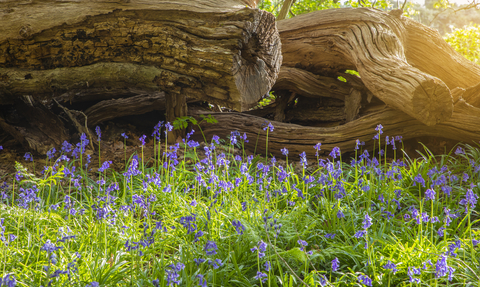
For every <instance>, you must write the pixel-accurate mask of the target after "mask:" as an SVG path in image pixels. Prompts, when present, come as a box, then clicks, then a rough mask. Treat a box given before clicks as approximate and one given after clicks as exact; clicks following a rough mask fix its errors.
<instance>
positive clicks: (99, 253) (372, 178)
mask: <svg viewBox="0 0 480 287" xmlns="http://www.w3.org/2000/svg"><path fill="white" fill-rule="evenodd" d="M274 132H275V131H270V133H274ZM380 132H381V129H378V130H377V133H378V134H377V135H378V136H380V135H381V133H380ZM156 134H157V135H159V134H160V133H159V132H158V128H157V133H156ZM374 135H375V131H372V136H374ZM232 136H234V137H235V138H236V139H237V141H238V143H237V145H236V146H233V145H231V144H230V145H229V144H224V145H221V144H217V143H214V141H212V142H213V143H209V144H208V145H207V147H208V151H209V152H208V153H207V155H205V153H204V152H203V147H205V145H203V146H197V143H195V142H193V141H189V142H188V143H189V144H190V145H191V146H196V147H189V146H184V145H181V146H177V147H178V148H180V149H182V150H184V151H185V153H184V154H185V156H184V157H182V158H178V156H177V153H176V151H175V148H172V147H169V148H168V150H167V151H168V153H167V154H164V150H165V145H164V143H162V142H161V141H160V140H158V138H157V139H155V146H156V149H157V150H156V152H155V154H156V156H155V158H154V159H146V158H145V159H143V153H142V154H139V155H130V157H126V159H127V161H128V164H127V166H128V167H129V172H127V171H120V172H119V171H115V167H113V168H106V169H105V171H103V172H100V173H98V172H95V171H89V172H87V169H86V168H85V163H86V162H87V159H86V156H85V154H84V150H83V148H82V146H85V142H86V140H85V139H82V141H81V142H80V143H79V144H78V145H77V146H76V147H77V150H76V153H77V158H75V157H74V156H73V157H72V156H71V151H70V152H66V151H64V152H62V153H61V154H60V155H66V156H68V157H70V158H72V159H70V160H69V161H66V160H65V157H63V160H62V159H61V158H62V157H60V156H59V154H58V153H57V154H56V156H52V158H51V159H50V161H49V162H50V165H49V166H47V167H46V168H45V169H44V172H43V176H41V177H38V176H35V175H34V174H32V173H30V172H29V169H31V168H32V165H33V163H32V162H30V161H28V162H24V163H22V164H20V163H17V165H16V168H17V173H16V178H15V176H14V175H10V176H5V177H3V178H0V183H1V182H2V181H4V184H3V186H2V187H1V188H0V198H1V200H2V201H1V203H0V218H2V221H1V222H2V227H0V231H2V230H3V231H2V233H1V237H2V241H3V243H4V244H0V274H1V277H2V278H4V279H5V280H4V285H5V286H15V285H14V284H16V286H40V285H42V286H49V285H50V286H82V287H83V286H97V285H96V283H98V284H99V286H156V285H158V286H168V284H170V286H177V285H178V286H200V285H199V283H200V280H206V282H207V283H206V285H203V286H262V287H263V286H302V285H306V286H322V284H324V285H325V286H327V285H328V286H362V285H363V284H362V283H361V282H360V279H359V278H362V277H361V276H364V275H366V276H368V278H370V279H371V280H372V285H373V286H446V285H448V286H480V278H479V275H478V274H480V270H479V264H478V261H479V259H480V257H479V255H478V253H479V249H478V247H479V246H480V245H477V241H476V240H480V234H479V233H480V232H479V229H478V225H479V224H478V218H479V217H478V210H479V207H478V205H476V204H475V203H476V202H475V196H476V195H478V193H479V190H480V188H479V184H478V182H479V170H480V151H479V149H478V148H477V147H473V146H469V145H465V146H461V147H459V148H460V149H458V150H456V151H455V152H452V153H451V154H447V155H443V156H433V155H432V154H431V153H430V152H429V151H428V150H427V149H425V150H424V151H422V153H421V156H420V157H419V158H417V159H413V158H412V159H411V158H408V157H407V158H406V159H405V160H404V161H400V160H397V161H394V162H392V161H391V160H386V159H385V155H379V154H378V148H377V151H370V153H371V154H372V155H373V157H372V156H366V154H365V153H364V152H363V151H362V150H361V146H359V148H360V149H358V150H357V156H356V158H354V159H353V160H354V162H353V163H351V164H350V160H349V161H348V162H347V161H346V160H345V159H343V160H344V161H343V162H342V159H341V158H340V156H339V155H338V154H332V156H334V157H332V156H331V157H329V158H328V159H327V160H320V161H316V162H317V164H311V163H310V164H309V165H308V166H304V167H303V168H301V169H300V171H299V172H298V171H297V172H295V169H294V166H293V165H292V164H288V165H286V164H284V165H283V166H281V165H280V164H279V163H275V162H274V161H272V159H271V158H268V159H265V158H260V157H258V156H250V157H247V156H244V157H241V156H237V158H236V159H235V154H236V153H234V152H233V151H237V152H239V153H242V149H241V146H242V144H241V143H242V139H239V135H235V133H232ZM250 140H254V139H250ZM162 141H163V140H162ZM377 142H378V144H377V146H383V147H385V148H386V154H387V156H388V157H390V158H391V157H395V158H397V157H398V156H399V154H397V153H399V152H401V151H400V148H399V149H397V150H392V145H385V143H386V141H385V138H383V137H380V139H377V140H376V143H377ZM396 145H397V147H398V146H399V145H400V143H399V141H397V143H396ZM312 148H313V147H312ZM200 149H201V150H202V153H199V152H198V150H200ZM0 152H1V151H0ZM289 156H290V158H288V160H287V162H290V163H291V162H296V161H297V159H298V157H297V155H289ZM59 158H60V159H59ZM142 159H143V160H142ZM147 160H148V161H147ZM80 163H81V165H80ZM267 163H268V164H267ZM136 164H137V165H136ZM74 167H75V171H74V172H73V173H72V172H71V171H72V170H73V168H74ZM88 168H90V167H88ZM142 170H143V172H142ZM421 179H423V180H424V181H425V184H424V185H423V184H422V183H421V182H422V180H421ZM429 189H432V190H434V191H435V195H434V197H433V200H431V199H430V200H429V199H427V196H426V194H427V195H428V194H430V190H429ZM427 190H428V191H427ZM469 190H470V191H471V193H470V191H469ZM467 192H469V193H468V194H469V195H470V202H469V203H468V204H467V205H465V204H463V205H462V204H460V203H464V202H463V201H462V200H464V199H465V198H466V195H467ZM472 194H473V195H474V196H472ZM447 210H448V214H451V215H447ZM422 213H423V216H424V221H418V220H419V219H420V218H421V216H416V215H417V214H422ZM342 214H343V215H342ZM426 216H428V219H429V220H428V221H427V220H426ZM367 217H370V218H371V226H368V225H369V224H368V222H367V221H368V220H366V218H367ZM431 218H435V220H433V222H432V220H430V219H431ZM437 218H438V222H437V221H436V219H437ZM367 219H368V218H367ZM449 221H451V222H449ZM238 222H240V224H238ZM447 223H448V224H447ZM234 224H235V226H234ZM364 227H368V228H367V229H366V232H365V234H364V235H363V236H361V237H358V238H357V237H355V234H358V232H359V231H362V230H364ZM2 228H3V229H2ZM441 228H444V230H443V231H442V229H441ZM439 230H440V231H441V232H439ZM200 231H201V232H200ZM332 234H335V235H334V236H332ZM14 237H16V238H14ZM332 237H333V238H332ZM301 240H302V241H301ZM303 241H304V242H306V244H308V245H306V246H305V248H302V247H303V246H302V245H301V243H303ZM47 242H50V245H48V244H46V243H47ZM207 243H208V245H207ZM303 245H305V243H303ZM255 247H256V249H255ZM252 250H253V251H252ZM207 253H208V254H209V255H207ZM259 255H260V256H259ZM335 258H337V259H338V260H339V267H338V270H336V271H333V270H332V260H334V259H335ZM442 260H446V263H447V266H444V268H446V269H445V270H444V271H442V270H439V271H437V270H436V269H439V268H440V267H441V266H443V265H442V263H443V262H444V261H442ZM267 261H268V262H269V265H270V268H269V270H266V268H265V264H266V262H267ZM389 262H390V263H393V264H395V271H396V272H395V273H394V272H393V270H391V269H387V268H386V264H387V263H389ZM197 263H198V264H197ZM387 267H388V265H387ZM393 267H394V265H390V268H393ZM258 272H262V273H263V274H260V273H258ZM414 273H418V274H414ZM449 273H451V276H450V277H451V278H450V279H451V280H448V278H449ZM258 275H260V277H261V278H264V279H265V281H264V282H262V281H261V280H259V279H258V277H257V276H258ZM256 277H257V278H256ZM410 277H411V279H410ZM13 278H14V279H13ZM203 278H204V279H203ZM154 280H158V281H154ZM174 282H178V283H174ZM202 282H203V281H202ZM364 282H368V280H366V281H364ZM9 284H10V285H9ZM0 285H1V284H0ZM2 286H3V285H2Z"/></svg>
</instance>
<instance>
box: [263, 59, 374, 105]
mask: <svg viewBox="0 0 480 287" xmlns="http://www.w3.org/2000/svg"><path fill="white" fill-rule="evenodd" d="M362 85H363V84H362ZM363 87H364V88H365V86H363ZM351 88H352V86H351V85H350V83H344V82H342V81H340V80H338V79H335V78H331V77H325V76H319V75H315V74H313V73H311V72H308V71H306V70H302V69H298V68H292V67H286V66H282V68H281V69H280V72H279V73H278V78H277V81H276V82H275V85H274V86H273V88H272V90H274V91H280V90H288V91H291V92H295V93H297V94H299V95H302V96H305V97H311V98H318V97H329V98H335V99H340V100H344V99H345V96H346V95H348V94H349V93H350V89H351Z"/></svg>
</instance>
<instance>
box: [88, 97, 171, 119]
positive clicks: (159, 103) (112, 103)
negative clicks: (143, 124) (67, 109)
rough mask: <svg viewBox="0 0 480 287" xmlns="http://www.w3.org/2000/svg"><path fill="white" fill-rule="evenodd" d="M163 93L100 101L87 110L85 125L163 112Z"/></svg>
mask: <svg viewBox="0 0 480 287" xmlns="http://www.w3.org/2000/svg"><path fill="white" fill-rule="evenodd" d="M165 109H166V104H165V93H163V92H158V93H155V94H152V95H145V94H144V95H137V96H134V97H129V98H122V99H113V100H105V101H101V102H99V103H97V104H95V105H93V106H91V107H90V108H88V109H87V110H85V115H86V116H87V123H88V126H89V127H94V126H95V125H97V124H98V123H101V122H104V121H107V120H111V119H115V118H118V117H124V116H130V115H141V114H145V113H148V112H151V111H156V110H157V111H158V110H165Z"/></svg>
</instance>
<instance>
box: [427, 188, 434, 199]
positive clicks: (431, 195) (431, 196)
mask: <svg viewBox="0 0 480 287" xmlns="http://www.w3.org/2000/svg"><path fill="white" fill-rule="evenodd" d="M425 198H426V199H427V200H435V190H433V189H432V188H429V189H427V190H426V191H425Z"/></svg>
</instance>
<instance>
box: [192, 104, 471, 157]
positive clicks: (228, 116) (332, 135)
mask: <svg viewBox="0 0 480 287" xmlns="http://www.w3.org/2000/svg"><path fill="white" fill-rule="evenodd" d="M465 110H468V111H469V112H468V113H466V112H465ZM212 116H214V117H215V118H216V119H217V120H218V121H219V123H221V124H207V123H202V125H201V126H202V130H203V132H204V134H205V136H206V137H207V139H208V138H211V137H212V136H213V135H218V136H220V137H222V138H225V137H227V136H229V135H230V131H234V130H237V131H239V132H240V133H242V134H243V133H244V132H245V133H247V136H248V138H249V142H248V143H246V144H245V147H246V149H247V150H249V151H251V152H253V151H254V150H256V151H257V154H262V153H263V154H264V153H265V140H266V132H265V131H263V125H264V123H265V119H264V118H260V117H256V116H252V115H247V114H245V113H214V114H212ZM379 123H381V124H382V125H383V127H384V129H383V134H384V135H389V136H402V137H403V139H404V140H407V139H411V138H416V137H420V136H427V137H442V138H446V139H452V140H455V141H464V142H467V143H471V142H472V141H476V142H478V141H480V124H479V123H480V108H476V107H473V106H471V105H468V106H465V105H463V104H462V103H461V102H460V103H459V104H457V105H455V110H454V112H453V115H452V117H451V118H450V119H449V120H448V121H445V122H444V123H440V124H437V125H435V126H433V127H428V126H426V125H424V124H423V123H422V122H420V121H418V120H416V119H414V118H412V117H410V116H409V115H407V114H405V113H403V112H402V111H398V110H395V109H393V108H389V107H387V106H385V105H384V106H383V107H381V108H379V109H377V111H374V112H372V113H370V114H368V115H365V116H362V117H360V118H358V119H356V120H354V121H351V122H349V123H346V124H344V125H338V126H334V127H311V126H301V125H296V124H289V123H281V122H275V121H272V124H273V126H274V127H275V129H274V131H273V132H270V133H269V134H268V151H269V153H271V154H273V155H275V156H279V157H281V156H282V153H281V151H280V149H282V148H284V147H286V148H288V149H289V151H290V155H291V156H293V157H295V156H297V155H298V154H300V153H301V152H303V151H305V152H306V153H307V156H308V157H310V158H315V150H314V149H313V146H314V145H315V144H317V143H319V142H320V143H322V151H321V154H322V155H328V154H329V152H330V151H331V150H332V149H333V148H334V147H339V148H340V149H341V151H342V153H343V152H353V151H354V150H355V141H356V140H357V139H359V140H360V141H364V142H365V143H366V146H364V148H371V147H372V145H373V141H372V138H373V136H374V135H375V134H376V131H375V127H376V126H377V125H378V124H379ZM257 135H258V141H257ZM397 148H401V147H400V146H397ZM389 152H391V151H389Z"/></svg>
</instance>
